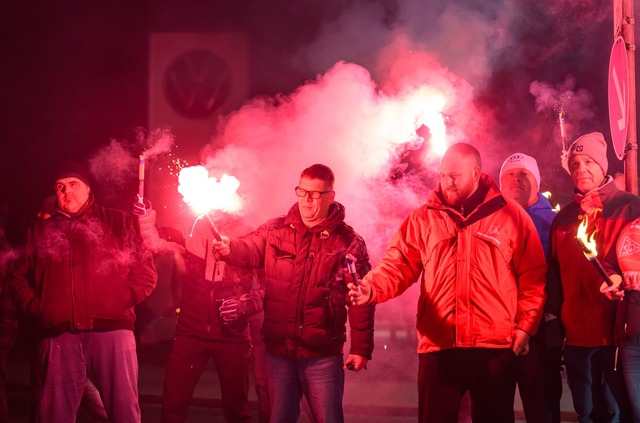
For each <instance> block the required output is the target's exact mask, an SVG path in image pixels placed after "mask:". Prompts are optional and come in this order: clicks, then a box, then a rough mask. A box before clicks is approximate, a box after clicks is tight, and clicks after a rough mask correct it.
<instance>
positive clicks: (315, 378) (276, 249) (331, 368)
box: [213, 164, 374, 423]
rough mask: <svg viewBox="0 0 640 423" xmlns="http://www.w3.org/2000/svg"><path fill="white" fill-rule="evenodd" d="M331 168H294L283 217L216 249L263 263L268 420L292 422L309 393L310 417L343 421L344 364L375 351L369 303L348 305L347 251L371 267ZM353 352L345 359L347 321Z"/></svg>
mask: <svg viewBox="0 0 640 423" xmlns="http://www.w3.org/2000/svg"><path fill="white" fill-rule="evenodd" d="M334 179H335V178H334V175H333V171H332V170H331V169H330V168H329V167H327V166H325V165H322V164H314V165H312V166H310V167H308V168H306V169H305V170H304V171H302V174H301V175H300V182H299V184H298V186H297V187H296V188H295V193H296V195H297V197H298V202H297V204H294V205H293V206H292V207H291V209H290V210H289V212H288V213H287V215H286V216H282V217H279V218H276V219H272V220H270V221H268V222H267V223H265V224H263V225H262V226H260V227H259V228H258V229H257V230H256V231H254V232H252V233H250V234H248V235H246V236H243V237H241V238H237V239H231V240H230V239H229V238H227V237H224V236H223V241H218V242H214V244H213V245H214V248H215V249H216V251H217V252H218V254H220V255H221V256H222V258H223V259H224V260H225V261H226V262H228V263H229V264H231V265H237V266H245V267H250V268H263V269H264V272H265V304H264V317H265V320H264V325H263V328H262V333H263V335H264V341H265V345H266V348H267V372H268V374H267V379H268V386H269V397H270V400H271V406H272V409H271V422H273V423H289V422H290V423H295V422H296V421H297V420H298V417H299V415H300V401H301V399H302V397H303V396H304V397H305V398H306V399H307V402H308V404H309V408H310V409H311V413H312V414H313V420H314V421H324V422H333V423H341V422H343V421H344V416H343V410H342V395H343V392H344V370H345V369H350V370H353V371H356V372H358V371H360V370H362V369H364V368H366V365H367V362H368V360H370V359H371V353H372V351H373V316H374V306H373V305H366V306H357V307H353V306H350V303H349V299H348V296H347V292H348V289H347V281H349V280H350V278H351V275H350V274H349V270H348V268H347V266H346V262H345V258H346V256H347V255H348V254H351V255H352V256H353V257H355V259H356V267H357V271H358V272H359V274H360V275H363V274H364V273H366V272H367V271H368V270H369V269H370V266H369V257H368V254H367V250H366V246H365V243H364V240H363V239H362V237H360V236H359V235H358V234H357V233H356V232H355V231H354V230H353V228H351V227H350V226H349V225H347V224H346V223H345V222H344V219H345V209H344V206H343V205H342V204H340V203H338V202H337V201H335V195H336V193H335V191H334ZM347 318H348V319H349V326H350V329H351V333H350V339H351V351H350V353H349V355H348V357H347V359H346V362H345V361H344V360H343V348H344V343H345V341H346V326H345V324H346V322H347Z"/></svg>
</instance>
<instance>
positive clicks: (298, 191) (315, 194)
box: [296, 187, 333, 200]
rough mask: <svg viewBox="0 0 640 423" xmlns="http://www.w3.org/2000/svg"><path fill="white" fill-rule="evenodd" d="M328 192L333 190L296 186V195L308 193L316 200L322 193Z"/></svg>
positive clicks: (301, 195) (303, 195)
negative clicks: (313, 189) (315, 189)
mask: <svg viewBox="0 0 640 423" xmlns="http://www.w3.org/2000/svg"><path fill="white" fill-rule="evenodd" d="M328 192H333V191H331V190H330V191H307V190H306V189H302V188H300V187H296V195H297V196H298V197H306V196H307V194H309V197H311V198H313V199H314V200H317V199H318V198H320V196H321V195H322V194H326V193H328Z"/></svg>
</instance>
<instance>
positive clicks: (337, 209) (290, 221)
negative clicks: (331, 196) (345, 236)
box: [284, 201, 345, 235]
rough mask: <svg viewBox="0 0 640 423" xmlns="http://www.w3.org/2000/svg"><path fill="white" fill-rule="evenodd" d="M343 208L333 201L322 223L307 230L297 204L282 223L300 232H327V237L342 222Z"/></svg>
mask: <svg viewBox="0 0 640 423" xmlns="http://www.w3.org/2000/svg"><path fill="white" fill-rule="evenodd" d="M344 217H345V208H344V206H343V205H342V204H340V203H338V202H337V201H334V202H333V204H332V205H331V207H329V215H328V216H327V217H326V219H324V220H323V221H322V222H320V223H319V224H317V225H316V226H314V227H313V228H307V227H306V226H305V224H304V222H303V221H302V216H300V209H299V208H298V203H296V204H294V205H293V206H292V207H291V208H290V209H289V213H287V215H286V216H285V218H284V223H285V224H286V225H289V226H291V227H292V228H295V229H297V230H298V231H300V232H306V231H309V232H324V231H327V235H328V234H329V233H331V232H333V231H334V230H335V228H336V227H337V226H338V225H340V224H341V223H342V222H344Z"/></svg>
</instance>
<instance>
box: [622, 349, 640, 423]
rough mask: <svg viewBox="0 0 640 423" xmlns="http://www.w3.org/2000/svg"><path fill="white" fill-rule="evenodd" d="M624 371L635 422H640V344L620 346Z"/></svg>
mask: <svg viewBox="0 0 640 423" xmlns="http://www.w3.org/2000/svg"><path fill="white" fill-rule="evenodd" d="M620 358H621V359H622V371H623V374H624V380H625V383H626V385H627V392H628V394H629V399H630V401H631V411H632V412H633V421H634V423H640V345H630V346H627V347H621V348H620Z"/></svg>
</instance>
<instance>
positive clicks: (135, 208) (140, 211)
mask: <svg viewBox="0 0 640 423" xmlns="http://www.w3.org/2000/svg"><path fill="white" fill-rule="evenodd" d="M150 208H151V202H150V201H149V200H145V199H144V198H143V197H141V196H140V195H138V194H136V199H135V201H134V202H133V203H132V204H131V213H133V214H135V215H136V216H144V215H146V214H147V209H150Z"/></svg>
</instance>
